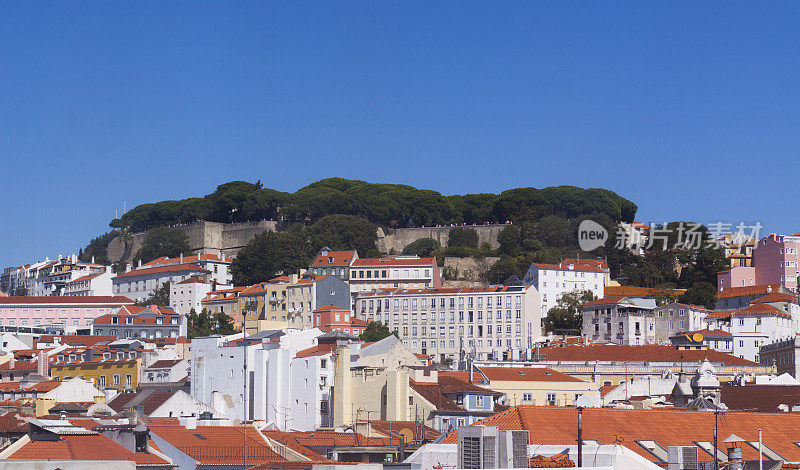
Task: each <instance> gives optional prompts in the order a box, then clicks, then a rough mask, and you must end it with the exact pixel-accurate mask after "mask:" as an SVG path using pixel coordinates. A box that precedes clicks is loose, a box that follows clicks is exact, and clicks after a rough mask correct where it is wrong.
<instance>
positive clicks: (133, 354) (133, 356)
mask: <svg viewBox="0 0 800 470" xmlns="http://www.w3.org/2000/svg"><path fill="white" fill-rule="evenodd" d="M128 357H130V358H131V359H134V358H135V357H136V352H135V351H131V352H130V353H128Z"/></svg>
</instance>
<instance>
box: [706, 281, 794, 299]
mask: <svg viewBox="0 0 800 470" xmlns="http://www.w3.org/2000/svg"><path fill="white" fill-rule="evenodd" d="M780 287H781V285H780V284H764V285H760V286H744V287H728V288H727V289H722V290H721V291H719V292H717V298H718V299H725V298H730V297H748V296H755V295H766V294H768V292H767V290H771V291H772V292H777V291H779V289H780Z"/></svg>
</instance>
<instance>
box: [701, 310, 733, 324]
mask: <svg viewBox="0 0 800 470" xmlns="http://www.w3.org/2000/svg"><path fill="white" fill-rule="evenodd" d="M733 312H735V310H712V311H711V312H708V314H707V315H706V316H704V317H703V321H709V320H720V319H724V318H730V317H731V315H733Z"/></svg>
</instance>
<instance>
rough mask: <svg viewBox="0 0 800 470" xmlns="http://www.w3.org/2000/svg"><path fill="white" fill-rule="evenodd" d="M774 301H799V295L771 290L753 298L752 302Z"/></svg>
mask: <svg viewBox="0 0 800 470" xmlns="http://www.w3.org/2000/svg"><path fill="white" fill-rule="evenodd" d="M773 302H797V296H794V295H790V294H784V293H783V292H770V293H769V294H767V295H765V296H762V297H759V298H757V299H755V300H751V301H750V303H751V304H762V303H773Z"/></svg>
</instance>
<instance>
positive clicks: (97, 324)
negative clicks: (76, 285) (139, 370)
mask: <svg viewBox="0 0 800 470" xmlns="http://www.w3.org/2000/svg"><path fill="white" fill-rule="evenodd" d="M186 329H187V325H186V317H184V316H183V315H179V314H178V313H176V312H175V311H174V310H172V309H169V308H166V307H159V306H156V305H148V306H147V307H138V306H125V307H122V308H120V309H119V310H118V311H116V312H114V313H111V314H107V315H103V316H101V317H98V318H97V319H95V320H94V323H93V325H92V331H93V333H92V334H95V335H112V336H116V337H117V338H119V339H126V338H177V337H179V336H186Z"/></svg>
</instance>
